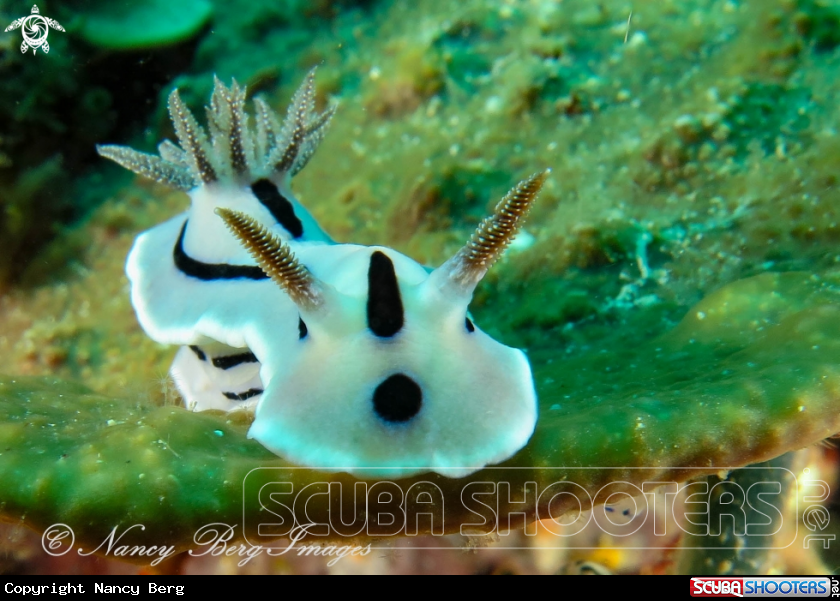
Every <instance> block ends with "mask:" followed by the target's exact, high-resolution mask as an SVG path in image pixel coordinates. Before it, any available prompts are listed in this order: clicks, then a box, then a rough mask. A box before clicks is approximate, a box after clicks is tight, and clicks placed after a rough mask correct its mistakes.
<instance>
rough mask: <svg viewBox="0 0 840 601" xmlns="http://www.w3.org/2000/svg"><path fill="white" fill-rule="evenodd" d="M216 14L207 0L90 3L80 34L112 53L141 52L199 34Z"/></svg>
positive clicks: (84, 14) (87, 4)
mask: <svg viewBox="0 0 840 601" xmlns="http://www.w3.org/2000/svg"><path fill="white" fill-rule="evenodd" d="M212 14H213V5H212V4H210V2H207V0H188V1H185V2H166V1H161V0H144V1H143V2H129V3H115V2H89V3H86V10H85V11H84V13H83V16H82V21H81V26H80V33H81V35H82V37H84V39H85V40H86V41H87V42H89V43H91V44H93V45H94V46H99V47H100V48H106V49H108V50H139V49H142V48H155V47H159V46H169V45H171V44H176V43H178V42H183V41H184V40H188V39H189V38H191V37H192V36H194V35H195V34H197V33H198V32H199V31H200V30H201V28H202V27H203V26H204V25H205V23H207V21H208V20H209V19H210V16H211V15H212Z"/></svg>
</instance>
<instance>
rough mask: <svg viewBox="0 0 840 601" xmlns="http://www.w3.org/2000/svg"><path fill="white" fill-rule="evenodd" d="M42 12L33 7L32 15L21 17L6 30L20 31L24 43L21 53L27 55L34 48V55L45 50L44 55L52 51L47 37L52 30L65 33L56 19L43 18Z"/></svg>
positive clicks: (21, 46) (35, 6)
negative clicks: (39, 50) (40, 50)
mask: <svg viewBox="0 0 840 601" xmlns="http://www.w3.org/2000/svg"><path fill="white" fill-rule="evenodd" d="M40 13H41V11H39V10H38V6H37V5H33V6H32V14H31V15H29V16H28V17H21V18H20V19H15V20H14V21H12V24H11V25H9V26H8V27H7V28H6V31H12V30H14V29H20V32H21V33H22V34H23V42H22V43H21V45H20V51H21V52H23V53H24V54H26V51H27V50H29V49H30V48H32V54H37V52H38V48H41V49H43V51H44V53H45V54H46V53H47V52H49V51H50V45H49V44H48V43H47V36H48V35H49V33H50V28H52V29H55V30H56V31H64V28H63V27H62V26H61V25H60V24H59V22H58V21H56V20H55V19H49V18H47V17H44V16H41V14H40Z"/></svg>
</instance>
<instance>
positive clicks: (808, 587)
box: [691, 576, 837, 597]
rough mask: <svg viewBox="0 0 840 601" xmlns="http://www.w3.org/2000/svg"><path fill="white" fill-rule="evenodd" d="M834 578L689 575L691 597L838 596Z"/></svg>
mask: <svg viewBox="0 0 840 601" xmlns="http://www.w3.org/2000/svg"><path fill="white" fill-rule="evenodd" d="M836 590H837V579H836V578H758V577H751V576H745V577H743V578H692V579H691V596H692V597H829V596H837V595H835V594H834V592H836Z"/></svg>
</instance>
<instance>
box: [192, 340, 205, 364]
mask: <svg viewBox="0 0 840 601" xmlns="http://www.w3.org/2000/svg"><path fill="white" fill-rule="evenodd" d="M190 350H191V351H192V352H194V353H195V356H196V357H198V360H199V361H207V355H205V354H204V351H202V350H201V349H200V348H198V347H197V346H196V345H194V344H191V345H190Z"/></svg>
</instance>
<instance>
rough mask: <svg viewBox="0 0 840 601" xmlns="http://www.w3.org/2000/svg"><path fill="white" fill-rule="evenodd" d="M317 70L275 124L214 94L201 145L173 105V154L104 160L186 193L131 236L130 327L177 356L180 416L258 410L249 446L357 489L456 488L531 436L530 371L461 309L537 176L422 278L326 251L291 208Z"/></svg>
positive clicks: (306, 147)
mask: <svg viewBox="0 0 840 601" xmlns="http://www.w3.org/2000/svg"><path fill="white" fill-rule="evenodd" d="M313 78H314V70H313V71H312V72H310V73H309V75H308V76H307V78H306V80H305V81H304V84H303V86H301V88H300V90H298V92H297V93H296V95H295V97H294V100H293V102H292V105H291V107H290V109H289V111H288V115H287V117H286V120H285V122H284V123H283V124H282V125H281V124H280V123H279V120H278V119H277V118H276V116H275V115H274V113H273V112H272V111H271V110H270V109H269V108H268V106H267V105H266V104H265V103H264V102H263V101H261V100H259V99H256V100H255V101H254V103H255V106H256V128H253V127H252V126H251V124H250V123H249V120H250V117H249V115H248V114H247V113H246V112H245V109H244V107H245V89H244V88H241V87H239V86H238V85H237V84H236V82H234V83H233V84H232V86H231V87H230V88H227V87H226V86H224V85H223V84H222V83H221V82H219V81H218V80H216V82H215V88H214V91H213V95H212V99H211V103H210V106H209V107H208V109H207V115H208V126H207V128H208V130H209V136H208V133H207V132H205V130H204V129H203V128H202V127H200V126H199V125H198V124H197V122H196V121H195V118H194V117H193V116H192V114H191V113H190V112H189V110H188V109H187V108H186V107H185V106H184V105H183V103H182V102H181V100H180V98H179V96H178V93H177V90H176V91H173V92H172V94H171V96H170V99H169V109H170V114H171V116H172V120H173V122H174V124H175V131H176V133H177V135H178V141H179V143H180V146H176V145H175V144H173V143H171V142H169V141H166V142H164V143H163V144H161V145H160V147H159V151H160V156H159V157H158V156H154V155H148V154H144V153H140V152H137V151H134V150H131V149H129V148H125V147H120V146H100V147H99V148H98V150H99V152H100V154H102V155H103V156H106V157H108V158H110V159H112V160H114V161H116V162H117V163H119V164H121V165H122V166H124V167H126V168H128V169H130V170H132V171H134V172H136V173H138V174H140V175H143V176H146V177H150V178H153V179H155V180H157V181H159V182H161V183H164V184H167V185H170V186H172V187H174V188H178V189H181V190H184V191H185V192H187V194H188V195H189V197H190V200H191V204H190V208H189V209H188V211H187V212H186V213H184V214H181V215H179V216H177V217H175V218H173V219H171V220H170V221H167V222H165V223H163V224H161V225H159V226H157V227H155V228H153V229H151V230H149V231H147V232H145V233H143V234H141V235H140V236H138V238H137V240H136V242H135V244H134V246H133V248H132V249H131V252H130V253H129V256H128V261H127V265H126V272H127V274H128V277H129V279H130V281H131V299H132V303H133V305H134V308H135V311H136V312H137V317H138V319H139V321H140V324H141V326H142V327H143V328H144V330H145V331H146V332H147V333H148V334H149V336H151V337H152V338H153V339H155V340H157V341H159V342H164V343H170V344H178V345H183V348H181V349H180V350H179V351H178V353H177V355H176V357H175V361H174V363H173V365H172V369H171V374H172V377H173V379H174V380H175V382H176V384H177V386H178V389H179V391H180V392H181V394H182V396H183V397H184V400H185V403H186V405H187V407H188V408H190V409H192V410H196V411H202V410H207V409H221V410H224V411H234V410H242V409H249V410H254V411H255V418H254V422H253V424H252V426H251V429H250V431H249V433H248V434H249V436H250V437H251V438H254V439H256V440H257V441H259V442H260V443H261V444H263V445H264V446H265V447H267V448H268V449H270V450H271V451H272V452H274V453H276V454H277V455H279V456H281V457H284V458H286V459H288V460H289V461H291V462H294V463H296V464H300V465H305V466H309V467H313V468H318V469H322V470H326V471H345V472H349V473H351V474H355V475H359V476H362V477H403V476H408V475H412V474H416V473H419V472H424V471H435V472H438V473H440V474H443V475H445V476H450V477H461V476H465V475H467V474H470V473H472V472H474V471H476V470H478V469H480V468H481V467H483V466H485V465H487V464H490V463H498V462H501V461H504V460H505V459H508V458H509V457H511V456H512V455H513V454H514V453H516V451H518V450H519V449H521V448H522V447H523V446H524V445H525V443H526V442H527V441H528V439H529V438H530V437H531V434H532V433H533V431H534V427H535V424H536V420H537V399H536V394H535V391H534V384H533V378H532V375H531V369H530V366H529V365H528V361H527V359H526V357H525V355H524V354H523V353H522V352H521V351H519V350H516V349H512V348H509V347H507V346H504V345H503V344H501V343H499V342H497V341H495V340H493V339H492V338H490V337H489V336H487V335H486V334H484V333H483V332H482V331H481V330H479V329H478V327H477V326H476V325H475V324H474V323H473V321H472V320H471V318H470V317H469V315H468V313H467V310H468V305H469V303H470V300H471V299H472V294H473V290H474V289H475V287H476V285H477V284H478V282H479V281H480V280H481V278H482V277H483V276H484V274H485V273H486V272H487V270H488V269H489V268H490V266H491V265H492V264H493V263H494V262H495V261H496V260H497V259H498V258H499V257H500V256H501V254H502V252H503V251H504V249H505V248H506V247H507V245H508V244H509V243H510V241H511V240H512V239H513V237H514V236H515V234H516V232H517V230H518V228H519V226H520V224H521V222H522V220H523V218H524V217H525V215H526V214H527V212H528V210H529V209H530V207H531V205H532V203H533V201H534V199H535V198H536V195H537V193H538V192H539V189H540V187H541V186H542V184H543V182H544V181H545V178H546V175H547V172H543V173H539V174H536V175H534V176H532V177H530V178H528V179H526V180H525V181H523V182H522V183H520V184H519V185H518V186H516V187H515V188H514V189H513V190H511V192H510V193H508V195H507V196H505V197H504V198H503V199H502V200H501V201H500V202H499V203H498V205H497V206H496V209H495V211H494V213H493V215H491V216H490V217H488V218H487V219H485V220H484V221H483V222H482V223H481V224H480V225H479V226H478V229H477V230H476V232H475V234H473V236H472V238H471V239H470V240H469V241H468V242H467V244H466V245H465V246H464V247H463V248H462V249H461V250H460V251H458V253H456V254H455V255H454V256H453V257H452V258H451V259H449V260H448V261H446V262H445V263H444V264H443V265H441V266H440V267H438V268H437V269H435V270H433V271H431V272H430V271H429V270H428V269H426V268H425V267H423V266H422V265H420V264H419V263H417V262H415V261H413V260H412V259H410V258H408V257H406V256H405V255H402V254H400V253H398V252H396V251H394V250H392V249H389V248H384V247H366V246H359V245H354V244H335V243H333V242H332V241H331V239H330V238H329V236H327V235H326V234H325V233H324V232H323V231H322V230H321V229H320V227H319V226H318V225H317V223H315V221H314V219H313V218H312V217H311V216H310V215H309V213H307V212H306V211H305V209H304V208H303V207H302V206H301V205H300V203H299V202H298V201H297V200H296V199H295V198H294V196H293V195H292V193H291V190H290V186H289V184H290V179H291V176H292V175H294V174H295V173H297V172H298V171H299V170H300V169H302V168H303V166H304V165H305V164H306V162H307V161H308V159H309V158H310V156H311V155H312V153H313V152H314V151H315V149H316V147H317V145H318V143H319V142H320V140H321V138H322V137H323V134H324V131H325V129H326V126H327V124H328V123H329V120H330V118H331V117H332V114H333V109H328V110H327V111H325V112H324V113H317V112H315V110H314V84H313V81H314V80H313Z"/></svg>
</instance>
